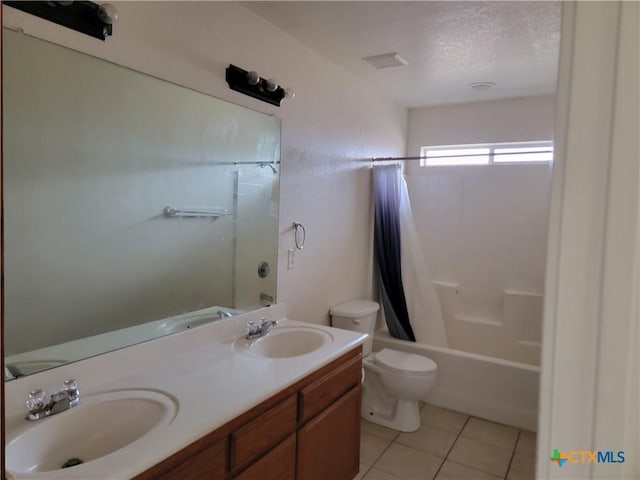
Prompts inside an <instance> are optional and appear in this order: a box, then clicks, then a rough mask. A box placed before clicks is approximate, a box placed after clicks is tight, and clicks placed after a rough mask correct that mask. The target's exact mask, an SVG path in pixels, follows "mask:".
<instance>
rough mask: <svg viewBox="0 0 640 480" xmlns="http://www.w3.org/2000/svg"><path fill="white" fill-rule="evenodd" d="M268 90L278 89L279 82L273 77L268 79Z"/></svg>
mask: <svg viewBox="0 0 640 480" xmlns="http://www.w3.org/2000/svg"><path fill="white" fill-rule="evenodd" d="M266 88H267V92H275V91H276V90H277V89H278V84H277V83H276V81H275V80H274V79H273V78H270V79H268V80H267V87H266Z"/></svg>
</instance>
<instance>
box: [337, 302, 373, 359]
mask: <svg viewBox="0 0 640 480" xmlns="http://www.w3.org/2000/svg"><path fill="white" fill-rule="evenodd" d="M378 310H380V305H378V304H377V303H376V302H372V301H370V300H352V301H350V302H346V303H341V304H340V305H336V306H335V307H333V308H332V309H331V310H329V314H330V315H331V326H332V327H336V328H343V329H345V330H353V331H356V332H362V333H367V334H369V338H368V339H367V340H366V341H365V343H364V344H363V345H362V349H363V350H362V354H363V355H368V354H369V353H371V347H372V346H373V332H374V330H375V328H376V317H377V313H378Z"/></svg>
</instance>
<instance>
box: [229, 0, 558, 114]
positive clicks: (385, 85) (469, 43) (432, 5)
mask: <svg viewBox="0 0 640 480" xmlns="http://www.w3.org/2000/svg"><path fill="white" fill-rule="evenodd" d="M242 4H243V5H244V6H245V7H246V8H248V9H250V10H251V11H253V12H254V13H256V14H257V15H259V16H261V17H263V18H264V19H266V20H267V21H269V22H271V23H273V24H274V25H276V26H277V27H279V28H280V29H282V30H284V31H285V32H287V33H288V34H290V35H291V36H293V37H295V38H296V39H298V40H299V41H301V42H302V43H304V44H306V45H307V46H309V47H310V48H312V49H313V50H315V51H317V52H318V53H320V54H321V55H323V56H324V57H326V58H327V59H329V60H331V61H332V62H334V63H336V64H338V65H341V66H342V67H344V68H346V69H347V70H349V71H351V72H352V73H354V74H355V75H356V76H358V77H360V78H361V79H363V80H364V81H367V82H371V83H373V84H375V85H377V86H378V87H379V88H380V89H381V90H382V91H383V92H384V93H385V94H386V95H388V96H389V97H391V98H393V99H395V100H396V101H397V102H399V103H400V104H402V105H404V106H407V107H409V108H412V107H421V106H428V105H440V104H446V103H463V102H471V101H479V100H489V99H496V98H510V97H522V96H529V95H540V94H547V93H553V92H554V91H555V84H556V72H557V66H558V65H557V64H558V50H559V42H560V10H561V8H560V7H561V6H560V3H559V2H548V1H547V2H520V1H515V2H483V1H472V2H405V1H395V2H358V1H354V2H351V1H337V2H312V1H311V2H308V1H303V2H264V1H263V2H243V3H242ZM389 52H398V53H399V54H400V55H401V56H402V57H404V58H405V59H407V60H408V62H409V65H407V66H404V67H398V68H388V69H383V70H376V69H375V68H373V67H372V66H371V65H369V64H368V63H366V62H364V61H363V60H362V57H366V56H370V55H377V54H383V53H389ZM473 82H494V83H495V84H496V86H495V87H493V88H492V89H490V90H487V91H475V90H472V89H470V88H468V87H467V85H468V84H470V83H473Z"/></svg>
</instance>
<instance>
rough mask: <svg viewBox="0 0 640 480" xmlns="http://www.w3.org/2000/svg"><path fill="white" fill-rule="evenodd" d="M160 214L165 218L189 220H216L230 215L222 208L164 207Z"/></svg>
mask: <svg viewBox="0 0 640 480" xmlns="http://www.w3.org/2000/svg"><path fill="white" fill-rule="evenodd" d="M162 213H163V214H164V216H165V217H168V218H173V217H189V218H202V217H207V218H218V217H223V216H225V215H231V212H230V211H229V210H226V209H224V208H173V207H168V206H167V207H164V210H162Z"/></svg>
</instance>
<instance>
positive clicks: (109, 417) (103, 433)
mask: <svg viewBox="0 0 640 480" xmlns="http://www.w3.org/2000/svg"><path fill="white" fill-rule="evenodd" d="M177 411H178V404H177V401H176V400H174V399H173V397H171V396H169V395H166V394H164V393H160V392H157V391H153V390H118V391H112V392H107V393H101V394H96V395H86V396H84V397H82V401H81V403H80V405H79V406H78V407H76V408H72V409H70V410H67V411H65V412H63V413H60V414H58V415H55V416H53V417H49V418H45V419H42V420H36V421H33V422H29V421H27V420H25V421H24V422H21V424H20V427H18V428H15V429H14V430H13V431H11V430H8V431H7V434H6V436H7V443H6V461H7V463H6V469H7V472H8V473H10V474H11V475H12V476H13V477H14V478H16V479H17V478H23V477H28V478H33V477H34V474H38V473H44V472H51V471H54V470H61V469H62V468H74V469H75V468H82V467H81V465H82V464H86V463H88V462H91V461H94V460H97V459H99V458H102V457H105V456H106V455H109V454H111V453H113V452H115V451H117V450H120V449H121V448H123V447H126V446H128V445H130V444H132V443H133V442H135V441H137V440H139V439H140V438H142V437H144V436H145V435H147V434H148V433H150V432H151V431H153V430H156V429H158V428H160V427H163V426H166V425H168V424H169V423H171V422H172V421H173V419H174V418H175V416H176V413H177Z"/></svg>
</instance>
